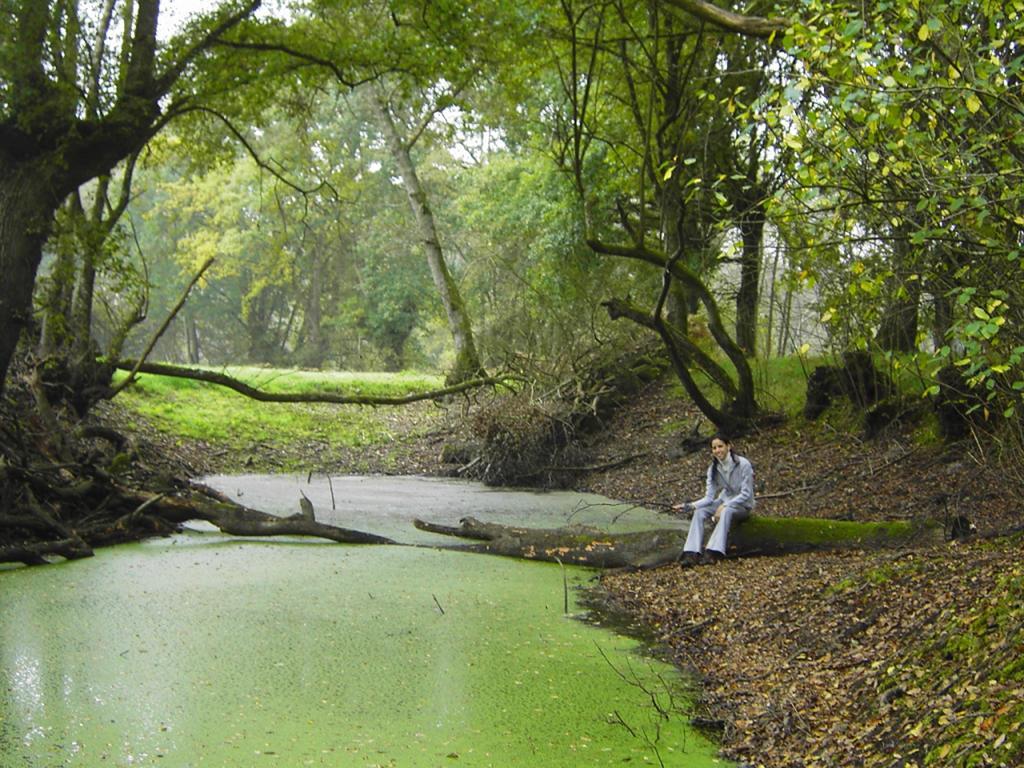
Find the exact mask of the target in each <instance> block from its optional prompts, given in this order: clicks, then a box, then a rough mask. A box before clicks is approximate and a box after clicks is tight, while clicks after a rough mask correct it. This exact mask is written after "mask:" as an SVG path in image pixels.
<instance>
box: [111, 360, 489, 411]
mask: <svg viewBox="0 0 1024 768" xmlns="http://www.w3.org/2000/svg"><path fill="white" fill-rule="evenodd" d="M114 367H115V368H118V369H119V370H122V371H132V372H134V373H150V374H154V375H157V376H173V377H175V378H179V379H192V380H193V381H205V382H207V383H208V384H217V385H220V386H222V387H227V388H228V389H233V390H234V391H235V392H238V393H239V394H240V395H245V396H246V397H249V398H251V399H253V400H258V401H260V402H264V403H332V404H334V405H408V404H410V403H416V402H420V401H421V400H437V399H440V398H442V397H447V396H448V395H457V394H460V393H462V392H467V391H469V390H471V389H478V388H480V387H496V386H502V385H505V384H506V383H507V382H508V377H505V376H502V377H497V376H488V377H485V378H478V379H471V380H469V381H464V382H462V383H461V384H455V385H453V386H450V387H444V388H443V389H433V390H430V391H429V392H415V393H413V394H409V395H400V396H397V397H379V396H373V395H342V394H339V393H337V392H267V391H265V390H262V389H259V388H258V387H253V386H251V385H249V384H246V383H245V382H244V381H239V380H238V379H236V378H234V377H232V376H228V375H227V374H225V373H220V372H218V371H207V370H203V369H201V368H185V367H183V366H178V365H168V364H166V363H146V362H138V361H134V360H119V361H118V362H117V363H115V364H114Z"/></svg>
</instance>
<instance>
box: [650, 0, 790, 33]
mask: <svg viewBox="0 0 1024 768" xmlns="http://www.w3.org/2000/svg"><path fill="white" fill-rule="evenodd" d="M659 1H660V2H661V3H663V4H665V5H670V6H672V7H673V8H679V9H680V10H683V11H686V12H687V13H689V14H692V15H693V16H696V17H697V18H699V19H703V20H704V21H707V22H709V23H711V24H714V25H715V26H716V27H720V28H722V29H724V30H727V31H729V32H736V33H737V34H740V35H746V36H747V37H771V36H772V35H775V34H777V33H781V32H785V31H786V28H787V27H789V25H790V22H789V21H788V20H787V19H781V18H777V17H776V18H765V17H763V16H746V15H744V14H741V13H733V12H732V11H727V10H726V9H724V8H719V7H718V6H717V5H714V4H712V3H709V2H707V0H659Z"/></svg>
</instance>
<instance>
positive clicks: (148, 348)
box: [110, 256, 213, 397]
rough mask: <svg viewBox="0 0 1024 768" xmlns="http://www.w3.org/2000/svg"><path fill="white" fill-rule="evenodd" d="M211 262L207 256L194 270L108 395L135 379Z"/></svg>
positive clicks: (112, 394) (211, 259)
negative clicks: (122, 377) (126, 372)
mask: <svg viewBox="0 0 1024 768" xmlns="http://www.w3.org/2000/svg"><path fill="white" fill-rule="evenodd" d="M211 264H213V257H212V256H211V257H210V258H208V259H207V260H206V261H205V262H203V265H202V266H201V267H200V268H199V271H198V272H196V274H195V276H194V277H193V278H192V280H191V282H189V284H188V285H187V286H186V287H185V290H184V291H182V292H181V298H179V299H178V303H177V304H175V305H174V308H173V309H171V311H170V312H168V313H167V317H166V318H165V319H164V322H163V324H162V325H161V326H160V327H159V328H158V329H157V331H156V333H154V334H153V338H152V339H150V341H149V344H148V345H146V349H145V351H143V353H142V357H140V358H139V360H138V361H137V362H136V364H135V367H134V368H132V369H130V373H129V374H128V376H127V377H125V380H124V381H122V382H121V383H120V384H119V385H118V386H116V387H114V389H113V392H111V394H110V397H114V395H116V394H117V393H118V392H120V391H121V390H123V389H124V388H125V387H127V386H128V385H129V384H131V383H132V382H133V381H135V375H136V374H137V373H138V372H139V370H140V368H141V367H142V366H143V365H144V364H145V361H146V358H147V357H149V353H150V352H152V351H153V347H155V346H156V343H157V341H159V340H160V337H161V336H163V335H164V331H166V330H167V326H169V325H170V324H171V320H173V319H174V318H175V317H176V316H177V314H178V312H179V311H180V310H181V308H182V307H183V306H184V305H185V300H186V299H188V295H189V293H191V292H192V289H193V288H194V287H195V284H196V283H198V282H199V278H201V277H202V276H203V273H204V272H206V270H208V269H209V268H210V265H211Z"/></svg>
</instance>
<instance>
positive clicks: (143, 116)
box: [0, 0, 259, 383]
mask: <svg viewBox="0 0 1024 768" xmlns="http://www.w3.org/2000/svg"><path fill="white" fill-rule="evenodd" d="M258 6H259V0H250V1H249V2H232V3H227V2H226V3H222V4H220V5H218V6H217V7H216V8H215V9H214V10H212V11H210V12H208V13H206V14H203V15H202V16H201V17H197V19H196V20H195V21H194V22H193V23H192V24H191V25H189V26H188V27H187V28H186V29H185V30H184V31H183V32H182V33H180V34H179V35H177V36H176V37H174V38H173V39H172V40H171V41H170V42H169V43H168V44H167V45H161V44H160V42H159V39H158V36H157V31H158V23H159V17H160V11H159V3H158V2H157V0H138V2H127V3H117V2H113V3H107V4H106V5H105V8H109V9H110V12H109V13H106V12H105V13H103V14H102V15H101V17H100V18H93V17H89V16H85V15H80V8H79V6H78V4H75V3H53V2H47V1H46V0H40V1H39V2H36V1H35V0H33V2H14V1H13V0H10V1H8V2H5V3H4V4H3V6H2V7H0V13H2V20H3V27H4V29H5V30H7V31H8V34H10V33H14V34H13V36H10V37H5V39H4V41H3V44H2V45H0V271H2V272H3V273H4V275H5V276H6V279H5V281H4V286H3V289H2V291H0V324H2V326H3V327H4V328H5V329H7V332H5V333H4V334H3V337H2V340H0V383H2V382H3V381H4V380H6V375H7V370H8V367H9V365H10V362H11V357H12V355H13V354H14V349H15V345H16V343H17V341H18V338H19V335H20V334H19V332H20V330H21V329H23V328H25V327H26V326H27V325H29V323H30V315H31V302H32V293H33V289H34V287H35V280H36V272H37V270H38V267H39V263H40V261H41V259H42V252H43V244H44V243H45V241H46V238H47V236H48V235H49V233H50V231H51V227H52V224H53V219H54V214H55V213H56V211H57V209H58V208H59V207H60V206H61V205H62V204H63V203H64V201H65V200H66V199H67V197H68V195H70V194H72V193H74V192H75V191H76V190H77V189H78V188H79V187H80V186H81V185H83V184H85V183H87V182H88V181H90V180H91V179H95V178H99V177H102V176H105V175H107V174H109V173H110V172H111V171H112V169H113V168H114V167H115V166H116V165H117V164H118V163H119V162H121V161H122V160H124V159H125V158H127V157H130V156H131V155H132V154H133V153H135V152H137V151H138V150H139V149H140V148H141V147H142V146H144V145H145V143H146V142H147V141H148V140H149V139H150V138H151V137H152V136H153V135H155V134H156V133H157V132H158V131H159V130H160V129H161V128H163V127H164V125H166V123H167V122H168V121H169V120H170V119H172V118H173V117H174V116H175V115H177V114H180V113H181V112H182V111H184V110H185V109H187V108H188V106H189V105H191V104H194V103H195V102H196V100H197V99H198V98H200V94H199V93H198V91H197V90H195V89H194V86H195V85H197V82H196V80H197V79H196V78H195V77H194V72H195V71H196V69H197V68H198V69H201V67H202V66H203V64H204V62H205V61H206V57H207V55H208V53H209V51H210V49H211V48H212V46H213V45H214V43H216V42H217V41H218V40H219V39H221V38H222V37H224V36H225V35H227V34H228V33H229V32H231V30H232V29H233V28H234V27H236V26H237V25H238V24H239V23H240V22H241V21H243V20H244V19H246V18H247V17H249V16H251V15H252V13H253V12H254V11H255V10H256V8H257V7H258ZM114 18H119V19H120V20H121V22H122V23H121V27H120V28H121V29H122V30H123V34H121V35H116V34H110V35H108V34H105V30H106V29H107V28H109V27H110V24H111V21H112V19H114ZM99 39H102V40H104V41H105V42H106V43H108V44H107V45H103V46H94V45H93V44H94V42H95V41H96V40H99ZM111 43H113V44H111ZM186 72H188V73H189V76H188V77H185V76H184V75H185V73H186Z"/></svg>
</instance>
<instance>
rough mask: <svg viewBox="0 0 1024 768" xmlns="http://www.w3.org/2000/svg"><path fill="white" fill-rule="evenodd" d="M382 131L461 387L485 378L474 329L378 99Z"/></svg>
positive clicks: (407, 156) (407, 157) (409, 163)
mask: <svg viewBox="0 0 1024 768" xmlns="http://www.w3.org/2000/svg"><path fill="white" fill-rule="evenodd" d="M374 105H375V108H376V111H377V116H378V118H379V120H378V122H379V123H380V127H381V130H383V131H384V137H385V139H386V140H387V144H388V150H389V152H390V153H391V157H392V159H393V160H394V161H395V164H396V165H397V166H398V170H399V173H401V175H402V184H403V185H404V186H405V193H406V195H407V197H408V198H409V206H410V207H411V208H412V212H413V215H414V216H415V217H416V225H417V227H418V228H419V232H420V237H421V238H422V240H423V247H424V249H425V250H426V252H427V263H428V264H429V265H430V274H431V276H432V277H433V280H434V286H435V287H436V288H437V292H438V295H439V296H440V297H441V303H442V304H443V305H444V309H445V313H446V314H447V316H448V328H449V330H450V331H451V334H452V341H453V342H454V343H455V365H454V366H453V367H452V371H451V373H449V375H448V383H449V384H458V383H459V382H462V381H465V380H467V379H472V378H475V377H477V376H481V375H483V366H482V365H481V364H480V357H479V355H478V354H477V351H476V343H475V342H474V341H473V328H472V324H471V323H470V321H469V314H468V313H467V311H466V305H465V304H464V303H463V301H462V295H461V294H460V293H459V287H458V285H457V284H456V283H455V279H454V278H453V277H452V274H451V271H450V270H449V269H448V264H447V262H446V261H445V258H444V253H443V252H442V250H441V240H440V237H438V233H437V226H436V224H435V223H434V214H433V212H432V211H431V210H430V205H429V203H428V202H427V192H426V190H425V189H424V188H423V185H422V184H421V183H420V178H419V174H418V173H417V172H416V165H415V164H414V163H413V160H412V153H411V151H410V147H409V144H408V143H407V142H406V141H405V140H404V139H403V138H402V136H401V135H400V134H399V132H398V128H397V126H396V125H395V120H394V117H393V116H392V114H391V111H390V108H389V107H388V105H387V104H386V103H385V102H384V101H383V97H380V96H379V95H378V96H377V98H375V99H374Z"/></svg>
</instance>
